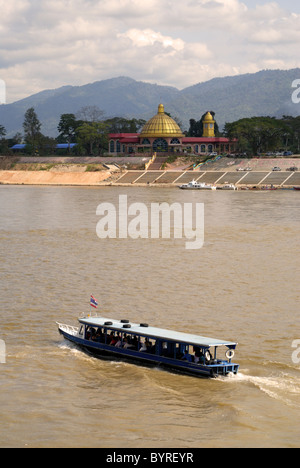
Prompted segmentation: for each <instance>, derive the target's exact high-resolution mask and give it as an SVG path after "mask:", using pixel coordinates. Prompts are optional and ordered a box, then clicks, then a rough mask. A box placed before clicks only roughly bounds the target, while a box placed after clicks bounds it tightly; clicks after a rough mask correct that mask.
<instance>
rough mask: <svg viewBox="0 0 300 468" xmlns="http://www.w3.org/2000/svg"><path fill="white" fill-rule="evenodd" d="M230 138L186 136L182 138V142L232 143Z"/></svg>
mask: <svg viewBox="0 0 300 468" xmlns="http://www.w3.org/2000/svg"><path fill="white" fill-rule="evenodd" d="M230 141H236V140H229V138H224V137H214V138H205V137H184V138H182V143H208V144H209V143H230Z"/></svg>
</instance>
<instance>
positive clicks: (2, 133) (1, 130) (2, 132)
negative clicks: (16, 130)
mask: <svg viewBox="0 0 300 468" xmlns="http://www.w3.org/2000/svg"><path fill="white" fill-rule="evenodd" d="M5 135H6V129H5V127H3V125H0V138H1V139H2V138H4V137H5Z"/></svg>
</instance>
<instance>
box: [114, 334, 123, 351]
mask: <svg viewBox="0 0 300 468" xmlns="http://www.w3.org/2000/svg"><path fill="white" fill-rule="evenodd" d="M115 347H116V348H122V338H121V337H120V335H118V337H117V342H116V344H115Z"/></svg>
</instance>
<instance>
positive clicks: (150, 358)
mask: <svg viewBox="0 0 300 468" xmlns="http://www.w3.org/2000/svg"><path fill="white" fill-rule="evenodd" d="M59 332H60V334H61V335H63V336H64V338H65V339H66V340H68V341H70V342H72V343H75V344H76V345H77V346H78V347H79V348H81V349H82V350H83V351H85V352H87V353H88V354H90V355H92V356H94V357H96V358H100V359H105V360H110V361H112V360H113V361H125V362H128V363H131V364H137V365H142V366H144V367H160V368H162V369H165V370H167V371H170V372H174V373H180V374H186V375H190V376H194V377H210V378H214V377H217V376H219V375H228V374H230V373H233V374H237V373H238V370H239V365H238V364H235V363H226V364H224V363H221V362H219V363H217V364H212V365H201V364H195V363H188V362H186V361H180V360H177V359H171V358H166V357H163V356H158V355H155V354H148V353H140V352H139V351H135V350H131V349H123V348H116V347H114V346H109V345H105V344H103V343H99V342H94V341H90V340H86V339H83V338H81V337H79V336H77V335H74V334H72V333H68V332H67V331H65V330H63V329H61V328H59Z"/></svg>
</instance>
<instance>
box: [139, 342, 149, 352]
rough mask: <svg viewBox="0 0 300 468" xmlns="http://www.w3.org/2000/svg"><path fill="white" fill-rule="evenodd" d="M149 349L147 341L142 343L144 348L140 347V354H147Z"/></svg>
mask: <svg viewBox="0 0 300 468" xmlns="http://www.w3.org/2000/svg"><path fill="white" fill-rule="evenodd" d="M147 349H148V347H147V340H145V341H144V343H142V346H141V347H140V353H146V352H147Z"/></svg>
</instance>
